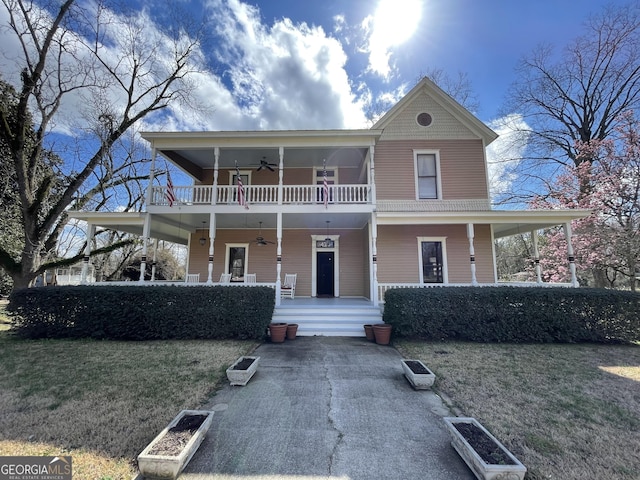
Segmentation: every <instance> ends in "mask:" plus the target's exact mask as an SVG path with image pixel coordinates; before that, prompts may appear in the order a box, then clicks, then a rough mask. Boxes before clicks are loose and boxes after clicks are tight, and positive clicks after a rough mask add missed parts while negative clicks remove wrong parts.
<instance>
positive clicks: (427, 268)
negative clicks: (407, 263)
mask: <svg viewBox="0 0 640 480" xmlns="http://www.w3.org/2000/svg"><path fill="white" fill-rule="evenodd" d="M418 258H419V261H420V283H448V278H447V248H446V239H445V238H444V237H435V238H432V237H418Z"/></svg>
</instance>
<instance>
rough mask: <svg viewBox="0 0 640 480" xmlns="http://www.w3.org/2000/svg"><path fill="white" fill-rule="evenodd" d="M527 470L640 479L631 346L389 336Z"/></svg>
mask: <svg viewBox="0 0 640 480" xmlns="http://www.w3.org/2000/svg"><path fill="white" fill-rule="evenodd" d="M396 347H397V348H398V349H399V350H400V351H401V352H402V354H403V356H404V357H405V358H417V359H420V360H422V361H423V362H424V363H425V364H426V365H427V366H428V367H429V368H431V369H432V370H433V372H434V373H435V374H436V376H437V378H436V383H435V388H436V389H437V390H438V391H440V392H441V393H442V394H443V396H444V397H445V398H448V402H449V403H450V404H451V406H452V407H453V409H454V411H456V412H457V413H459V414H462V415H467V416H472V417H475V418H477V419H478V421H480V422H481V423H482V424H483V425H484V426H485V427H487V428H488V429H489V430H490V431H491V432H492V433H494V434H495V435H496V436H497V437H498V438H499V439H500V440H501V441H502V442H503V443H504V444H505V445H506V446H507V448H509V449H510V450H511V451H512V452H513V453H514V454H515V455H516V456H517V457H518V458H519V459H520V460H521V461H522V462H523V463H524V464H525V465H526V466H527V468H528V474H527V478H528V479H535V480H538V479H549V478H554V479H555V478H562V479H563V480H573V479H575V480H578V479H585V478H590V479H591V478H594V479H595V478H607V479H610V480H611V479H613V480H618V479H619V480H631V479H638V478H640V456H638V444H640V434H638V431H640V347H639V346H637V345H633V346H620V345H617V346H612V345H590V344H582V345H505V344H478V343H456V342H451V343H425V342H409V341H399V342H396Z"/></svg>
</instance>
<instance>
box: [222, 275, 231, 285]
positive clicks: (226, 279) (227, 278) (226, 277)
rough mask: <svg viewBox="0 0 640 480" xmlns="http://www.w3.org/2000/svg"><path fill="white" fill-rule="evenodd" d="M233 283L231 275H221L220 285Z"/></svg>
mask: <svg viewBox="0 0 640 480" xmlns="http://www.w3.org/2000/svg"><path fill="white" fill-rule="evenodd" d="M230 282H231V274H230V273H223V274H222V275H220V283H230Z"/></svg>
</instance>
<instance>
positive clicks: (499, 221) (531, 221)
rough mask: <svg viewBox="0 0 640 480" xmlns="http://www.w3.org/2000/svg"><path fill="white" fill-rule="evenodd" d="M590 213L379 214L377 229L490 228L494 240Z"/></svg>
mask: <svg viewBox="0 0 640 480" xmlns="http://www.w3.org/2000/svg"><path fill="white" fill-rule="evenodd" d="M591 213H592V212H591V210H578V209H576V210H486V211H472V212H429V213H428V214H426V213H421V214H418V215H416V213H415V212H378V214H377V219H378V225H407V224H410V225H452V224H468V223H473V224H475V225H492V226H493V233H494V237H495V238H502V237H508V236H510V235H515V234H518V233H525V232H530V231H532V230H541V229H543V228H549V227H553V226H555V225H562V224H564V223H567V222H571V221H572V220H577V219H580V218H584V217H587V216H589V215H590V214H591Z"/></svg>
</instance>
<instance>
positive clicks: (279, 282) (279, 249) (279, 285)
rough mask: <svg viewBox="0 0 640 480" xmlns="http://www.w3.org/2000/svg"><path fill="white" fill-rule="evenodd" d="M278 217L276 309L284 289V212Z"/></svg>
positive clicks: (279, 213) (278, 214)
mask: <svg viewBox="0 0 640 480" xmlns="http://www.w3.org/2000/svg"><path fill="white" fill-rule="evenodd" d="M280 159H281V160H280V162H282V156H280ZM281 165H282V163H281ZM280 172H282V170H280ZM281 186H282V184H281ZM276 215H277V221H278V228H277V230H276V237H277V246H276V307H278V306H280V289H281V288H282V280H281V276H282V212H278V213H277V214H276Z"/></svg>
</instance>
